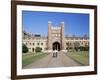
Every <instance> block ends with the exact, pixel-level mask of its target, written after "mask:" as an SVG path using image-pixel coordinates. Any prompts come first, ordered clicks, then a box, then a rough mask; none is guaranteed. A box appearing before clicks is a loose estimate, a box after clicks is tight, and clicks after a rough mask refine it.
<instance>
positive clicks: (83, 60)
mask: <svg viewBox="0 0 100 80" xmlns="http://www.w3.org/2000/svg"><path fill="white" fill-rule="evenodd" d="M66 55H67V56H69V57H70V58H72V59H73V60H74V61H76V62H78V63H80V64H81V65H83V66H85V65H89V52H88V51H78V52H68V53H66Z"/></svg>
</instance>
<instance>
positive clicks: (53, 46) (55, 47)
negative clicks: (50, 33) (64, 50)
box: [52, 42, 60, 51]
mask: <svg viewBox="0 0 100 80" xmlns="http://www.w3.org/2000/svg"><path fill="white" fill-rule="evenodd" d="M52 49H53V50H57V51H60V43H59V42H54V43H53V44H52Z"/></svg>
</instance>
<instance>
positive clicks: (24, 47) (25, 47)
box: [22, 44, 28, 53]
mask: <svg viewBox="0 0 100 80" xmlns="http://www.w3.org/2000/svg"><path fill="white" fill-rule="evenodd" d="M22 52H23V53H27V52H28V48H27V46H26V45H25V44H23V45H22Z"/></svg>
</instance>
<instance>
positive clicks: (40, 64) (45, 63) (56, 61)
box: [23, 52, 80, 69]
mask: <svg viewBox="0 0 100 80" xmlns="http://www.w3.org/2000/svg"><path fill="white" fill-rule="evenodd" d="M69 66H80V64H79V63H77V62H75V61H74V60H73V59H71V58H70V57H68V56H67V55H65V54H64V53H61V52H59V53H58V56H57V57H53V56H52V54H49V55H47V56H46V57H44V58H42V59H40V60H38V61H36V62H33V63H32V64H29V65H27V66H25V67H23V69H31V68H49V67H69Z"/></svg>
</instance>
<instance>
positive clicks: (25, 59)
mask: <svg viewBox="0 0 100 80" xmlns="http://www.w3.org/2000/svg"><path fill="white" fill-rule="evenodd" d="M46 55H47V54H45V53H26V54H22V67H24V66H26V65H28V64H31V63H33V62H35V61H37V60H39V59H41V58H43V57H45V56H46Z"/></svg>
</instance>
